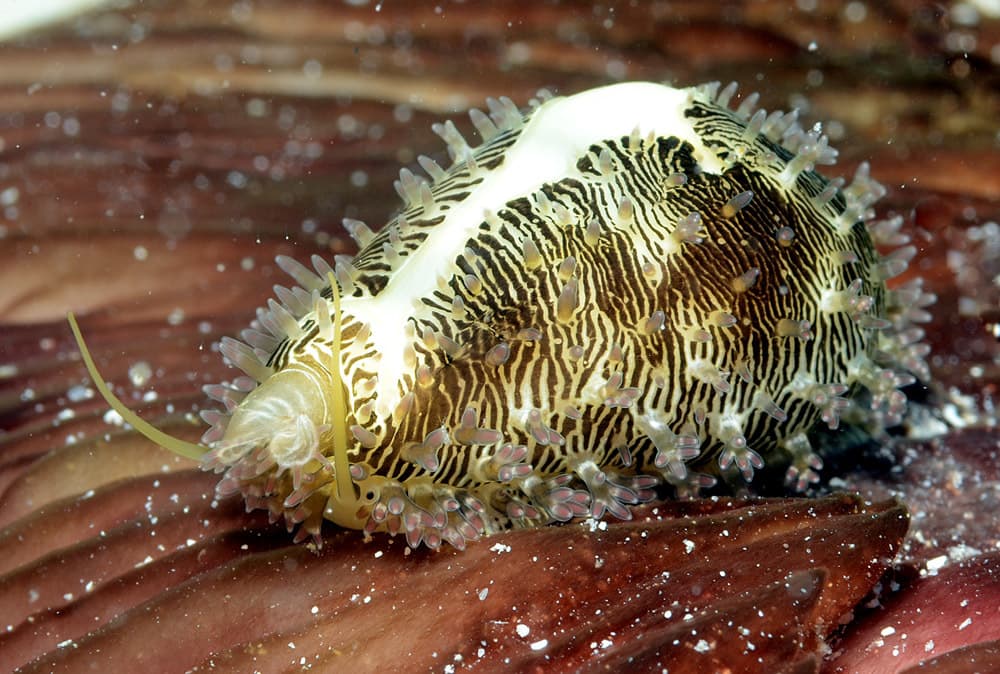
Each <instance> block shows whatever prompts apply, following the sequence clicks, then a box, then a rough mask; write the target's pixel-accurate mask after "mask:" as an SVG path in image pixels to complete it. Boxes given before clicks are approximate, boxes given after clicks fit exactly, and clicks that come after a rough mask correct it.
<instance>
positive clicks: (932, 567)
mask: <svg viewBox="0 0 1000 674" xmlns="http://www.w3.org/2000/svg"><path fill="white" fill-rule="evenodd" d="M947 563H948V555H938V556H937V557H934V558H932V559H928V560H927V563H926V564H924V571H925V573H926V574H927V575H929V576H934V575H937V572H938V571H939V570H940V569H942V568H944V566H945V565H946V564H947Z"/></svg>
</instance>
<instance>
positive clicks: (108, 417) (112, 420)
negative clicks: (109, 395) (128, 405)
mask: <svg viewBox="0 0 1000 674" xmlns="http://www.w3.org/2000/svg"><path fill="white" fill-rule="evenodd" d="M103 420H104V423H106V424H108V425H109V426H124V425H125V420H124V419H122V415H120V414H118V412H115V411H114V410H108V411H107V412H105V413H104V417H103Z"/></svg>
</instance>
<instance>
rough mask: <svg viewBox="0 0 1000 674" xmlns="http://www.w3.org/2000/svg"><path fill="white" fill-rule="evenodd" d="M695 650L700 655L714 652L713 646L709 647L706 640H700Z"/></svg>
mask: <svg viewBox="0 0 1000 674" xmlns="http://www.w3.org/2000/svg"><path fill="white" fill-rule="evenodd" d="M694 650H696V651H697V652H699V653H708V652H709V651H710V650H712V646H711V645H709V643H708V642H707V641H705V640H704V639H698V643H696V644H695V645H694Z"/></svg>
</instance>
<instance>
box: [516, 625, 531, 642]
mask: <svg viewBox="0 0 1000 674" xmlns="http://www.w3.org/2000/svg"><path fill="white" fill-rule="evenodd" d="M514 631H515V632H517V636H519V637H521V638H522V639H524V638H525V637H527V636H528V635H529V634H531V628H530V627H528V626H527V625H525V624H524V623H518V624H517V626H516V627H515V628H514Z"/></svg>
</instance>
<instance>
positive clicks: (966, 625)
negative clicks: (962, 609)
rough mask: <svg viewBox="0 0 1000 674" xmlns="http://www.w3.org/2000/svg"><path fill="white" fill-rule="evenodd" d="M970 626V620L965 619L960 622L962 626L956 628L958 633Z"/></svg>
mask: <svg viewBox="0 0 1000 674" xmlns="http://www.w3.org/2000/svg"><path fill="white" fill-rule="evenodd" d="M971 624H972V618H966V619H965V620H963V621H962V624H960V625H959V626H958V629H959V631H962V630H964V629H965V628H966V627H968V626H969V625H971Z"/></svg>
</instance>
